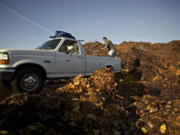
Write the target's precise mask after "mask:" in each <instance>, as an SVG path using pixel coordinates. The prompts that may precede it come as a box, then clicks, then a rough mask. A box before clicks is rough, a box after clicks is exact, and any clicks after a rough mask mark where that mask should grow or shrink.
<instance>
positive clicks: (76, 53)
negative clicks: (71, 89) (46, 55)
mask: <svg viewBox="0 0 180 135" xmlns="http://www.w3.org/2000/svg"><path fill="white" fill-rule="evenodd" d="M69 48H70V49H69ZM84 67H85V63H84V58H83V57H82V56H81V51H80V48H79V45H78V44H77V41H74V40H65V41H64V43H63V44H62V45H61V47H60V49H59V51H58V52H57V53H56V73H58V74H59V76H62V77H64V76H65V77H72V76H76V75H78V74H84V72H85V68H84Z"/></svg>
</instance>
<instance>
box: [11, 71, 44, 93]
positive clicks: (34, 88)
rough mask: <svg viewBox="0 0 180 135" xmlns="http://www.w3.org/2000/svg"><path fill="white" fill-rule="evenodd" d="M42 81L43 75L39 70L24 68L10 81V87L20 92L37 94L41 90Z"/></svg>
mask: <svg viewBox="0 0 180 135" xmlns="http://www.w3.org/2000/svg"><path fill="white" fill-rule="evenodd" d="M44 81H45V75H44V74H43V72H42V71H41V70H39V69H36V68H25V69H21V70H20V71H18V72H17V73H16V77H15V79H14V80H13V81H12V87H13V89H15V90H18V91H20V92H27V93H31V94H37V93H40V92H41V90H42V89H43V86H44Z"/></svg>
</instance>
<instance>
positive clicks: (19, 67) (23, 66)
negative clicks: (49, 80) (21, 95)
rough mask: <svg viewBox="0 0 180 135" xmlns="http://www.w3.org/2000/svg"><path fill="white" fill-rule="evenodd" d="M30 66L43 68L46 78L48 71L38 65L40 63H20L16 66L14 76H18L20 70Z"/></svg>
mask: <svg viewBox="0 0 180 135" xmlns="http://www.w3.org/2000/svg"><path fill="white" fill-rule="evenodd" d="M29 67H33V68H36V69H39V70H41V71H42V72H43V74H44V76H45V78H46V71H45V69H44V68H43V67H42V66H40V65H38V64H22V65H19V66H18V67H16V71H15V74H14V77H15V76H16V73H17V72H18V71H19V70H21V69H24V68H29Z"/></svg>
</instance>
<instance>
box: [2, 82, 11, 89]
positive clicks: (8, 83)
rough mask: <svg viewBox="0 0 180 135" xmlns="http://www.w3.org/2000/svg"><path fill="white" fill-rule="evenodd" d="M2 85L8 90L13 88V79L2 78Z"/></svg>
mask: <svg viewBox="0 0 180 135" xmlns="http://www.w3.org/2000/svg"><path fill="white" fill-rule="evenodd" d="M1 85H2V86H3V88H4V89H6V90H11V89H12V88H11V81H7V80H1Z"/></svg>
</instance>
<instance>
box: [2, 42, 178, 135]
mask: <svg viewBox="0 0 180 135" xmlns="http://www.w3.org/2000/svg"><path fill="white" fill-rule="evenodd" d="M102 47H103V45H102V44H101V43H99V42H93V43H87V44H85V45H84V48H85V52H86V53H87V54H89V55H99V56H105V55H106V54H107V50H102V49H101V48H102ZM116 49H117V56H118V57H120V58H122V66H123V72H122V73H121V74H114V73H113V72H112V69H109V68H105V69H100V70H97V71H95V72H94V73H93V74H92V75H91V76H90V77H88V78H84V77H82V76H81V75H79V76H77V77H75V78H74V79H73V80H72V81H70V82H68V83H67V84H66V85H64V86H61V87H59V88H58V89H56V90H51V91H50V90H48V91H44V92H42V93H40V94H38V95H29V94H26V93H15V94H12V95H10V94H9V95H10V96H9V97H8V98H6V99H4V98H3V94H2V93H3V92H1V94H0V97H1V99H2V100H1V102H0V134H12V135H13V134H18V135H19V134H20V135H24V134H26V135H32V134H45V135H46V134H47V135H49V134H60V135H71V134H73V135H76V134H77V135H79V134H87V135H141V134H142V135H143V134H147V135H161V134H165V135H179V134H180V42H179V41H172V42H170V43H167V44H153V45H152V44H151V43H144V42H123V43H121V45H116ZM1 91H2V90H1ZM6 94H7V95H8V93H6Z"/></svg>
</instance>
